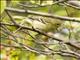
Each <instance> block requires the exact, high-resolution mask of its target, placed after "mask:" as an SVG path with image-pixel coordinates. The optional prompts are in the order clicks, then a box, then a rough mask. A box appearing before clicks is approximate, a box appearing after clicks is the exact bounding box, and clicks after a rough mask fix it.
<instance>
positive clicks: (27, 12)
mask: <svg viewBox="0 0 80 60" xmlns="http://www.w3.org/2000/svg"><path fill="white" fill-rule="evenodd" d="M5 10H7V11H11V12H16V13H24V14H33V15H39V16H44V17H50V18H55V19H60V20H63V21H73V22H80V18H73V17H65V16H58V15H53V14H49V13H43V12H36V11H32V10H20V9H15V8H9V7H7V8H6V9H5Z"/></svg>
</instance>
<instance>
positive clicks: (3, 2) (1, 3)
mask: <svg viewBox="0 0 80 60" xmlns="http://www.w3.org/2000/svg"><path fill="white" fill-rule="evenodd" d="M0 7H1V13H2V12H3V11H4V9H5V8H6V1H5V0H1V1H0ZM1 13H0V14H1Z"/></svg>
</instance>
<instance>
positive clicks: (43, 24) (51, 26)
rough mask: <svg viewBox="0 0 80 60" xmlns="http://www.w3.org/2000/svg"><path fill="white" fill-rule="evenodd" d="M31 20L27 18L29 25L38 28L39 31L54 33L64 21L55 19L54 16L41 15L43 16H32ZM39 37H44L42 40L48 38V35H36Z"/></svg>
mask: <svg viewBox="0 0 80 60" xmlns="http://www.w3.org/2000/svg"><path fill="white" fill-rule="evenodd" d="M31 19H33V20H32V21H31V20H29V19H28V20H29V21H28V20H26V21H27V23H28V24H29V23H30V24H29V25H32V26H33V28H34V29H37V30H39V31H42V32H45V33H46V34H51V33H54V32H55V31H56V30H57V28H58V27H60V26H61V24H62V23H63V21H61V20H58V19H53V18H48V17H41V16H34V17H31ZM36 38H37V39H42V40H45V41H46V40H48V37H45V36H43V35H41V34H37V35H36Z"/></svg>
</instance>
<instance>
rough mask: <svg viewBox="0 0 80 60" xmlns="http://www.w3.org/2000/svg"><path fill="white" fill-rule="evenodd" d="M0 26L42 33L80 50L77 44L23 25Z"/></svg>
mask: <svg viewBox="0 0 80 60" xmlns="http://www.w3.org/2000/svg"><path fill="white" fill-rule="evenodd" d="M0 24H1V25H8V26H15V27H22V29H27V30H31V31H34V32H37V33H40V34H42V35H44V36H47V37H49V38H52V39H54V40H57V41H59V42H63V43H65V44H67V45H69V46H72V47H74V48H76V49H80V46H78V45H76V44H74V43H72V42H69V41H68V42H65V41H64V40H62V39H58V38H54V37H53V36H50V35H48V34H46V33H44V32H41V31H38V30H36V29H32V28H29V27H25V26H22V25H13V24H7V23H0Z"/></svg>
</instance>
